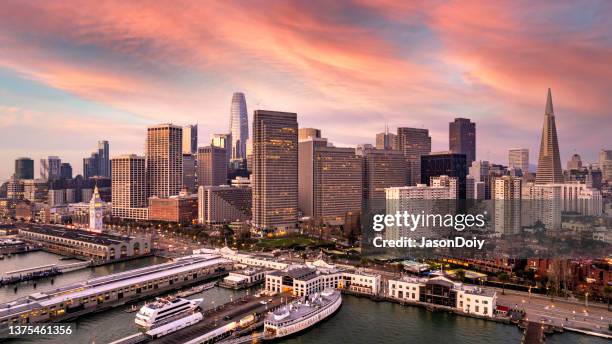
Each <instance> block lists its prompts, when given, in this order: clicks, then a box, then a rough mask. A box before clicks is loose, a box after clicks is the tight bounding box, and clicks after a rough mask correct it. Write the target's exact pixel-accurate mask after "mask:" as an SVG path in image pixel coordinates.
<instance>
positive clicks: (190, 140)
mask: <svg viewBox="0 0 612 344" xmlns="http://www.w3.org/2000/svg"><path fill="white" fill-rule="evenodd" d="M197 152H198V125H197V124H191V125H186V126H184V127H183V154H196V153H197Z"/></svg>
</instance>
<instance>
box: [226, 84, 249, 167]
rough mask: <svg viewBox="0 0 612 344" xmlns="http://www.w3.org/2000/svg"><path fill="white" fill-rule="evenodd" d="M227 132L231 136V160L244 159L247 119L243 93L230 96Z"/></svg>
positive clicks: (247, 127) (247, 136)
mask: <svg viewBox="0 0 612 344" xmlns="http://www.w3.org/2000/svg"><path fill="white" fill-rule="evenodd" d="M229 131H230V134H231V135H232V146H231V147H232V157H231V159H232V160H244V159H246V157H247V155H246V141H247V140H248V138H249V117H248V114H247V106H246V99H245V97H244V93H241V92H235V93H234V94H233V95H232V105H231V109H230V123H229Z"/></svg>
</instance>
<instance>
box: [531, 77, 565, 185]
mask: <svg viewBox="0 0 612 344" xmlns="http://www.w3.org/2000/svg"><path fill="white" fill-rule="evenodd" d="M549 183H563V170H562V169H561V157H560V155H559V141H558V140H557V127H556V125H555V113H554V111H553V103H552V95H551V92H550V88H549V89H548V98H547V99H546V110H545V111H544V127H543V128H542V141H541V142H540V157H539V159H538V172H537V174H536V184H549Z"/></svg>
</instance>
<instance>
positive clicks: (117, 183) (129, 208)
mask: <svg viewBox="0 0 612 344" xmlns="http://www.w3.org/2000/svg"><path fill="white" fill-rule="evenodd" d="M112 161H113V170H112V214H113V216H114V217H118V218H124V219H135V220H146V219H148V209H147V173H146V168H145V158H144V157H142V156H137V155H135V154H130V155H121V156H118V157H115V158H113V160H112Z"/></svg>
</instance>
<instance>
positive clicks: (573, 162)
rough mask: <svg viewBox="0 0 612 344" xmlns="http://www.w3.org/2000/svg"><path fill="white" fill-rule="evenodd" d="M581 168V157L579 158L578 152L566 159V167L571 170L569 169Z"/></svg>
mask: <svg viewBox="0 0 612 344" xmlns="http://www.w3.org/2000/svg"><path fill="white" fill-rule="evenodd" d="M581 168H582V159H581V158H580V155H578V154H574V155H572V157H571V158H570V159H569V160H568V161H567V169H568V170H569V171H571V170H579V169H581Z"/></svg>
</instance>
